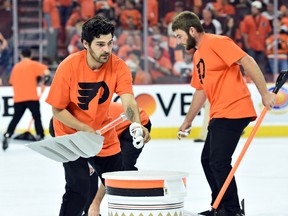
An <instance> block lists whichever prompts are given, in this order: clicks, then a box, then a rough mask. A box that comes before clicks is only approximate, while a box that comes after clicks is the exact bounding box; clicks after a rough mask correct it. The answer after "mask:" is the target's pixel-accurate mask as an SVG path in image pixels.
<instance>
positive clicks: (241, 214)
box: [235, 199, 245, 216]
mask: <svg viewBox="0 0 288 216" xmlns="http://www.w3.org/2000/svg"><path fill="white" fill-rule="evenodd" d="M241 207H242V208H241V210H240V212H239V213H237V214H236V215H235V216H245V204H244V199H242V200H241Z"/></svg>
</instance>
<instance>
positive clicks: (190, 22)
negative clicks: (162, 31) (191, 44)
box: [172, 11, 204, 34]
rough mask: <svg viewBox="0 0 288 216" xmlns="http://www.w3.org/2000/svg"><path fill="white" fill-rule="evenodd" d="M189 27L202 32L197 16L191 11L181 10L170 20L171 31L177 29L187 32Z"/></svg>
mask: <svg viewBox="0 0 288 216" xmlns="http://www.w3.org/2000/svg"><path fill="white" fill-rule="evenodd" d="M190 27H194V28H195V29H196V31H197V32H199V33H201V32H204V28H203V26H202V24H201V21H200V19H199V17H198V16H197V15H196V14H195V13H193V12H191V11H183V12H181V13H179V14H178V15H177V16H175V17H174V19H173V22H172V31H176V30H178V29H180V30H183V31H185V32H186V33H187V34H189V30H190Z"/></svg>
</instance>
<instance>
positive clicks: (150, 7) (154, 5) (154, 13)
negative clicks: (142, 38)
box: [147, 0, 159, 27]
mask: <svg viewBox="0 0 288 216" xmlns="http://www.w3.org/2000/svg"><path fill="white" fill-rule="evenodd" d="M158 14H159V12H158V0H148V2H147V19H148V25H149V27H152V26H154V25H157V24H158V19H159V15H158Z"/></svg>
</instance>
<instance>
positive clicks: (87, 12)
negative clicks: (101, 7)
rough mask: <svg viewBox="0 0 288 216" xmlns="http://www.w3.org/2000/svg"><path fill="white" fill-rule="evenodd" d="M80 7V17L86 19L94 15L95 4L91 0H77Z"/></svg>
mask: <svg viewBox="0 0 288 216" xmlns="http://www.w3.org/2000/svg"><path fill="white" fill-rule="evenodd" d="M77 2H78V3H79V4H80V8H81V17H82V18H83V20H88V19H89V18H91V17H94V16H95V6H94V2H93V0H77Z"/></svg>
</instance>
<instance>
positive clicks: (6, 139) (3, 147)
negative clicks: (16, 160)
mask: <svg viewBox="0 0 288 216" xmlns="http://www.w3.org/2000/svg"><path fill="white" fill-rule="evenodd" d="M8 142H9V135H8V134H4V138H3V141H2V149H3V150H4V151H5V150H6V149H7V148H8V146H9V144H8Z"/></svg>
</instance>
